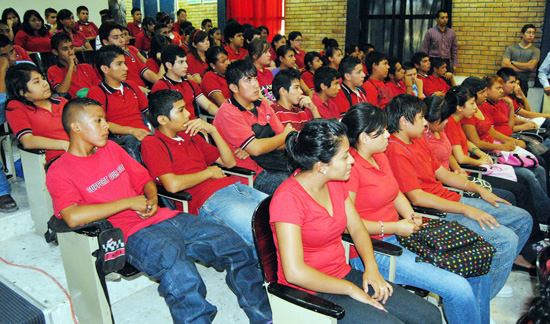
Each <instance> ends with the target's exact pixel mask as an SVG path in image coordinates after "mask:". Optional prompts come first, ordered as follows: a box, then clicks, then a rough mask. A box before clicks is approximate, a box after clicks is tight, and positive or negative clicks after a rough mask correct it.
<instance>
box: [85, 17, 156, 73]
mask: <svg viewBox="0 0 550 324" xmlns="http://www.w3.org/2000/svg"><path fill="white" fill-rule="evenodd" d="M105 10H106V11H107V12H106V13H104V14H103V15H101V26H103V25H104V24H106V23H110V24H111V23H112V24H114V23H115V19H114V18H113V16H111V14H110V13H109V10H108V9H104V10H102V11H105ZM100 14H101V11H100ZM101 26H99V29H100V31H99V32H98V34H97V36H96V38H95V50H96V51H97V50H99V49H100V48H101V46H103V42H102V41H101V38H100V37H99V34H100V33H101ZM120 28H121V30H124V28H123V27H122V25H120ZM128 44H130V40H129V39H128ZM125 45H126V38H125V40H124V42H123V45H122V47H123V48H124V49H126V50H127V48H125V47H126V46H125ZM136 50H137V48H136ZM138 52H139V50H138ZM142 62H143V61H142ZM143 64H145V62H143Z"/></svg>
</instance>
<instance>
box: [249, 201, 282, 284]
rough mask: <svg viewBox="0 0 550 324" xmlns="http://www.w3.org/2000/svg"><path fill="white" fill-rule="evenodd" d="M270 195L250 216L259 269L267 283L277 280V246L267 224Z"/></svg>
mask: <svg viewBox="0 0 550 324" xmlns="http://www.w3.org/2000/svg"><path fill="white" fill-rule="evenodd" d="M270 203H271V196H269V197H267V198H266V199H264V200H263V201H262V202H261V203H260V204H259V205H258V207H257V208H256V211H254V215H253V216H252V236H253V237H254V246H255V247H256V254H257V255H258V260H259V261H260V269H261V270H262V275H263V276H264V281H265V282H268V283H274V282H277V269H278V263H277V248H276V247H275V241H274V240H273V231H271V226H270V224H269V204H270Z"/></svg>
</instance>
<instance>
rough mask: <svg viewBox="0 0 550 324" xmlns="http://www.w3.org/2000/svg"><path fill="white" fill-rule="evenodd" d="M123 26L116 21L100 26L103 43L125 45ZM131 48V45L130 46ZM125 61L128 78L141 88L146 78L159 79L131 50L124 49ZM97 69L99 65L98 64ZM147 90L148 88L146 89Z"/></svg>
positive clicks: (100, 36) (148, 79) (153, 81)
mask: <svg viewBox="0 0 550 324" xmlns="http://www.w3.org/2000/svg"><path fill="white" fill-rule="evenodd" d="M122 28H123V27H121V26H120V25H118V24H116V23H114V22H106V23H104V24H102V25H101V27H99V35H98V36H99V39H100V40H101V43H102V44H103V45H116V46H118V47H120V48H123V47H124V42H125V40H124V37H122ZM128 49H130V46H128ZM124 61H125V64H126V67H127V68H128V71H127V73H128V80H130V81H133V82H135V83H136V84H137V85H138V86H140V88H142V91H144V90H143V89H145V82H144V81H143V80H142V78H143V79H145V80H147V81H149V82H151V83H153V84H154V83H155V82H157V81H158V80H159V77H158V76H157V75H156V74H155V73H153V71H151V70H149V69H148V68H147V67H146V66H145V64H144V63H142V61H140V60H139V58H138V57H137V56H135V55H133V54H132V53H131V52H130V51H124ZM96 69H98V68H97V66H96ZM145 90H146V89H145Z"/></svg>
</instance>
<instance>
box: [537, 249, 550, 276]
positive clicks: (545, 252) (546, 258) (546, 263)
mask: <svg viewBox="0 0 550 324" xmlns="http://www.w3.org/2000/svg"><path fill="white" fill-rule="evenodd" d="M549 274H550V246H547V247H545V248H544V249H542V251H540V253H539V255H538V257H537V277H538V278H539V285H540V286H542V283H543V282H544V281H547V280H549V279H550V276H549Z"/></svg>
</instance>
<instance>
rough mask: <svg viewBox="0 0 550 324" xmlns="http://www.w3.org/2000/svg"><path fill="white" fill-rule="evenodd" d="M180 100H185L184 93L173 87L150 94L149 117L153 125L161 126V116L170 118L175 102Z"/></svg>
mask: <svg viewBox="0 0 550 324" xmlns="http://www.w3.org/2000/svg"><path fill="white" fill-rule="evenodd" d="M180 100H183V95H182V94H181V93H180V92H179V91H177V90H173V89H165V90H159V91H155V92H153V93H151V94H150V95H149V116H150V118H149V119H150V121H151V124H153V127H155V128H158V127H159V122H158V117H159V116H166V117H167V118H168V119H170V110H172V109H173V108H174V102H176V101H180ZM189 104H191V103H189Z"/></svg>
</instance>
